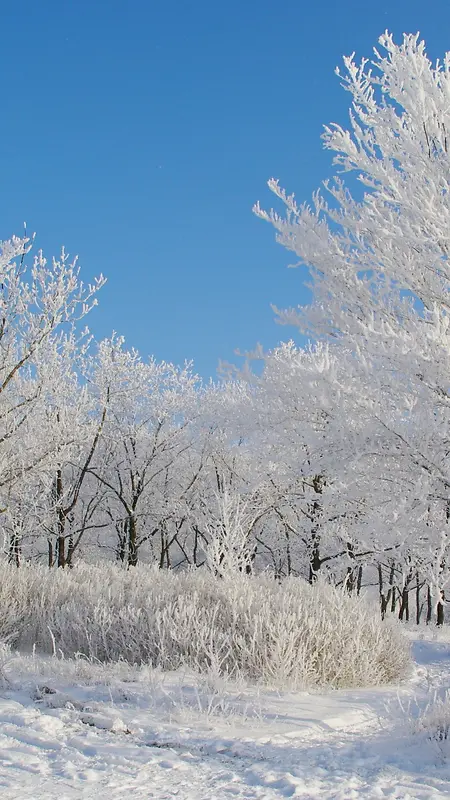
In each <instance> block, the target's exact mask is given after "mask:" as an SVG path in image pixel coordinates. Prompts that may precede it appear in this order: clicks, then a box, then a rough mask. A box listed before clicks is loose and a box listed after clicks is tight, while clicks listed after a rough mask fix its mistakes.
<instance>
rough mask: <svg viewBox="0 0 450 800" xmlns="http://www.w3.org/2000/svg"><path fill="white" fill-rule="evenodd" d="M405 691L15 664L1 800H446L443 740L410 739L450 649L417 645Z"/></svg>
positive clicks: (2, 751) (447, 677) (40, 662)
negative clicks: (219, 681) (274, 686)
mask: <svg viewBox="0 0 450 800" xmlns="http://www.w3.org/2000/svg"><path fill="white" fill-rule="evenodd" d="M414 647H415V655H416V662H417V667H416V670H415V673H414V676H413V677H412V678H411V680H410V681H409V682H408V684H405V685H404V686H403V687H401V688H399V689H398V690H397V689H395V688H389V689H383V690H381V689H379V690H359V691H337V692H327V693H311V694H308V693H296V694H290V693H283V694H281V695H280V694H279V693H277V692H270V691H264V692H261V691H260V692H258V691H256V690H251V689H248V688H247V689H244V690H241V691H238V690H237V689H236V690H232V689H231V688H230V687H229V686H224V687H223V688H222V689H221V690H220V691H218V690H217V687H216V690H215V691H212V690H210V688H208V686H207V684H206V682H205V683H203V684H202V683H201V682H198V681H197V683H196V681H195V680H194V679H193V678H192V677H189V676H183V675H180V674H176V675H172V676H161V675H159V674H158V673H152V672H151V671H149V670H147V671H145V670H144V671H141V672H138V671H136V670H135V671H134V673H133V674H130V671H129V674H127V672H126V667H124V666H122V667H121V668H120V669H121V670H122V674H119V673H120V670H119V671H118V672H117V671H116V673H114V674H113V673H108V668H101V667H100V666H99V667H96V668H94V667H91V665H87V664H85V663H84V664H81V665H80V664H78V665H77V666H76V667H74V666H73V662H72V663H70V662H61V661H58V660H56V659H55V660H53V659H39V658H38V657H34V658H31V657H29V658H26V657H23V656H17V657H12V658H10V659H9V660H7V663H6V664H5V665H4V667H3V672H4V675H6V677H7V678H8V680H9V684H8V683H5V685H4V688H3V690H2V692H1V696H0V797H1V798H2V800H28V798H30V800H31V799H33V800H81V799H82V798H83V800H84V799H85V800H116V798H117V800H119V798H120V799H121V800H123V798H124V797H125V798H130V800H144V798H145V799H147V798H154V799H155V800H169V799H170V800H171V799H172V798H177V799H178V800H226V798H230V800H231V798H245V799H246V800H253V798H255V799H256V798H264V800H272V798H283V797H296V798H304V799H305V800H306V798H311V799H312V798H314V800H316V799H318V798H320V799H321V800H322V799H323V800H331V798H333V800H350V799H351V798H363V797H365V798H403V800H407V799H408V798H410V800H422V798H423V799H424V800H425V798H426V800H433V799H434V798H436V800H438V798H439V799H442V798H450V744H449V745H448V756H449V761H448V762H447V760H446V755H447V753H446V748H447V742H446V741H444V742H438V741H435V740H430V739H429V738H428V737H427V735H425V734H414V733H413V732H412V729H411V726H410V724H409V722H408V719H407V718H408V715H409V714H410V713H411V714H413V715H414V714H417V713H419V710H420V708H421V707H423V706H424V705H425V704H426V703H427V702H428V701H429V699H430V696H431V695H432V694H433V692H437V693H439V692H440V693H442V692H445V691H446V689H447V686H448V685H449V686H450V673H449V665H450V645H449V644H448V643H446V642H445V641H440V642H439V641H434V642H432V641H430V642H427V641H417V642H415V645H414Z"/></svg>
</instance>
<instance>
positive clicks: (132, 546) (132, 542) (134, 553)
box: [127, 514, 138, 567]
mask: <svg viewBox="0 0 450 800" xmlns="http://www.w3.org/2000/svg"><path fill="white" fill-rule="evenodd" d="M127 523H128V566H129V567H135V566H136V565H137V563H138V543H137V525H136V517H135V516H134V515H133V514H132V515H131V516H129V517H128V520H127Z"/></svg>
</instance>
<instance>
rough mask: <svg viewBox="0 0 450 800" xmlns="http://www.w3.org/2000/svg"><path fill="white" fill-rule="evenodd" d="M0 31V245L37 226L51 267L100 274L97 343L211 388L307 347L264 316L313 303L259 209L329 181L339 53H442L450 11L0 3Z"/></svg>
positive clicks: (48, 0) (140, 0)
mask: <svg viewBox="0 0 450 800" xmlns="http://www.w3.org/2000/svg"><path fill="white" fill-rule="evenodd" d="M430 8H431V7H430ZM1 17H2V18H1V22H2V46H1V48H0V61H1V70H2V75H3V91H2V99H1V117H2V122H1V133H0V137H1V145H2V146H1V151H0V152H1V155H0V180H1V192H0V212H1V229H0V237H1V238H9V236H10V235H11V234H12V233H20V232H21V226H22V223H23V221H24V220H26V221H27V224H28V228H29V229H30V230H33V231H36V232H37V245H38V246H39V247H42V248H43V249H44V250H45V252H46V254H47V255H51V254H52V253H55V252H57V251H58V250H59V248H60V245H61V244H64V245H65V246H66V248H67V250H68V251H69V252H70V253H73V254H79V256H80V261H81V264H82V271H83V276H84V278H85V280H86V281H88V280H89V279H90V278H91V277H92V276H94V275H96V274H98V273H100V272H103V273H104V274H105V275H106V276H107V278H108V284H107V286H106V287H105V288H104V289H103V290H102V293H101V297H100V306H99V308H98V309H97V310H95V312H94V313H93V314H92V315H91V316H90V318H89V325H90V327H91V329H92V331H93V333H94V334H95V335H96V336H97V337H103V336H106V335H109V333H110V332H111V331H112V330H113V329H114V330H116V331H118V332H119V333H121V334H123V335H124V336H125V338H126V341H127V343H128V345H129V346H134V347H137V348H138V349H139V350H140V351H141V352H142V354H143V355H149V354H154V355H155V356H156V357H157V358H158V359H165V360H170V361H175V362H177V363H180V362H182V361H183V360H184V359H185V358H188V359H193V360H194V362H195V365H196V368H197V369H198V371H199V372H200V373H201V374H202V375H203V376H205V377H208V376H210V375H212V376H214V375H215V372H216V366H217V363H218V360H219V358H222V359H224V360H233V359H234V356H233V352H234V350H235V349H236V348H240V349H242V350H245V349H250V348H252V347H253V346H254V345H255V344H256V342H258V341H259V342H261V343H262V344H263V345H264V346H265V347H267V348H269V347H273V346H275V345H276V344H277V342H278V341H280V340H281V339H286V338H289V337H290V336H292V335H293V334H295V332H294V331H291V330H289V329H285V328H280V327H279V326H278V325H276V324H275V322H274V320H273V312H272V311H271V308H270V304H271V303H274V304H275V305H278V306H280V307H284V306H290V305H296V304H297V303H301V302H303V301H304V299H305V297H306V294H305V290H304V288H303V287H302V278H303V276H302V273H301V272H300V271H298V270H288V269H287V265H288V264H289V263H290V256H289V253H287V252H286V251H284V250H283V249H282V248H280V247H279V246H278V245H276V244H275V243H274V237H273V233H272V231H271V229H270V227H269V226H268V225H264V224H263V223H262V222H260V221H259V220H257V219H256V218H255V217H254V216H253V215H252V213H251V208H252V205H253V203H254V202H255V201H256V200H258V199H259V200H261V202H262V205H266V206H268V205H270V204H271V197H270V193H269V191H268V190H267V189H266V185H265V183H266V180H267V179H268V178H269V177H271V176H274V177H278V178H279V179H280V181H281V183H282V185H283V186H285V188H286V189H288V190H289V191H295V194H296V196H297V198H298V199H308V198H309V197H310V195H311V192H312V191H313V190H314V189H315V188H316V186H317V185H318V184H319V183H320V181H321V180H323V179H324V178H326V177H327V176H328V175H329V174H330V170H331V156H330V154H329V153H326V152H324V151H323V150H322V147H321V142H320V133H321V128H322V125H323V124H325V123H327V122H329V121H338V122H345V121H346V119H347V107H348V95H346V93H345V92H344V91H343V90H342V89H341V88H340V86H339V81H338V79H337V78H336V77H335V76H334V74H333V70H334V68H335V66H336V65H337V64H340V63H341V57H342V55H343V54H348V53H351V52H352V51H353V50H356V52H357V54H358V55H359V56H362V55H370V53H371V49H372V47H373V46H374V45H375V44H376V40H377V38H378V36H379V35H380V34H381V33H382V32H383V31H384V30H385V29H386V28H388V29H389V30H392V31H393V32H394V34H395V35H396V37H397V38H398V37H400V36H401V34H402V32H403V31H407V32H416V31H417V30H420V31H421V33H422V35H423V36H424V38H425V39H426V41H427V45H428V51H429V54H430V55H431V56H432V57H433V59H434V58H436V57H437V56H441V55H443V53H444V51H445V50H446V49H450V3H449V2H448V0H435V2H433V4H432V12H431V11H429V10H427V8H426V4H425V3H424V2H423V0H420V1H419V0H384V2H379V3H378V4H365V3H362V2H357V1H356V0H342V2H340V3H338V2H335V1H334V2H333V1H332V0H323V1H322V2H321V3H312V2H310V1H309V2H302V0H284V2H282V3H281V2H278V3H277V2H273V0H271V1H270V2H269V0H259V2H256V1H255V0H229V1H228V2H227V3H219V2H214V0H213V1H212V2H211V0H192V2H190V3H188V2H183V1H182V0H161V1H160V2H158V3H156V2H153V0H128V2H124V0H70V1H69V0H42V1H41V2H36V0H22V2H21V1H20V0H4V2H3V3H2V15H1Z"/></svg>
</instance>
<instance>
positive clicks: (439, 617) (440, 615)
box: [436, 589, 445, 628]
mask: <svg viewBox="0 0 450 800" xmlns="http://www.w3.org/2000/svg"><path fill="white" fill-rule="evenodd" d="M439 596H440V601H439V603H438V604H437V609H436V610H437V619H436V625H437V626H438V627H439V628H441V627H442V625H443V624H444V600H445V595H444V592H443V590H442V589H441V591H440V592H439Z"/></svg>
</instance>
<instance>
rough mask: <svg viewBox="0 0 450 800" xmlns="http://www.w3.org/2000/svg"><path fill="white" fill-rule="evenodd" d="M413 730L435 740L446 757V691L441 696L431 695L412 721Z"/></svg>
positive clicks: (449, 725)
mask: <svg viewBox="0 0 450 800" xmlns="http://www.w3.org/2000/svg"><path fill="white" fill-rule="evenodd" d="M413 731H414V733H415V734H419V735H422V736H425V737H426V738H427V739H429V740H431V741H433V742H437V743H438V744H439V747H440V749H441V750H442V752H443V753H445V755H446V756H447V757H448V756H449V755H450V697H449V694H448V692H447V693H446V694H445V696H443V697H438V696H436V695H434V696H433V698H432V700H430V701H429V702H428V703H427V705H426V707H425V708H424V709H423V710H422V712H421V713H420V714H419V716H418V718H417V719H416V720H415V721H414V725H413Z"/></svg>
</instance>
